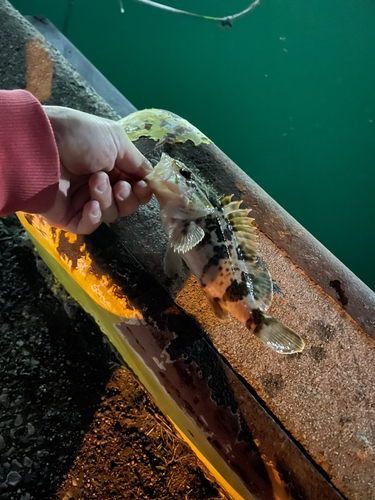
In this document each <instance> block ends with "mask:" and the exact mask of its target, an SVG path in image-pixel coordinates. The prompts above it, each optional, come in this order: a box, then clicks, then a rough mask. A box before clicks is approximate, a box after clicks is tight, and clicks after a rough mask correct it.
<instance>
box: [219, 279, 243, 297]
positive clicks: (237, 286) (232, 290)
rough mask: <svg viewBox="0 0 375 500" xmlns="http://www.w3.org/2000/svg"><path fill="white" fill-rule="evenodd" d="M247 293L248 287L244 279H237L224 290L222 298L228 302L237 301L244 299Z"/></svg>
mask: <svg viewBox="0 0 375 500" xmlns="http://www.w3.org/2000/svg"><path fill="white" fill-rule="evenodd" d="M248 293H249V288H248V286H247V283H246V282H245V281H241V283H239V282H238V281H237V280H234V281H232V283H231V284H230V285H229V286H228V287H227V289H226V290H225V293H224V296H223V299H224V300H226V301H228V302H238V301H239V300H242V299H244V298H245V297H246V296H247V294H248Z"/></svg>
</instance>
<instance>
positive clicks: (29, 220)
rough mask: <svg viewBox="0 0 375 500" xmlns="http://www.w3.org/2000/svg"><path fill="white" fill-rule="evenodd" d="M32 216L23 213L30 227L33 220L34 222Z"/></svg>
mask: <svg viewBox="0 0 375 500" xmlns="http://www.w3.org/2000/svg"><path fill="white" fill-rule="evenodd" d="M34 217H35V216H34V215H33V214H26V213H25V219H26V220H27V222H28V223H29V224H30V226H32V225H33V220H34Z"/></svg>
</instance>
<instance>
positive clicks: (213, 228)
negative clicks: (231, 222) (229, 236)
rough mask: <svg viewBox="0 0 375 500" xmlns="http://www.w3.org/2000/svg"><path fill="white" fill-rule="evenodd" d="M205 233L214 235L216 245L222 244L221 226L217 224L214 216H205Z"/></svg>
mask: <svg viewBox="0 0 375 500" xmlns="http://www.w3.org/2000/svg"><path fill="white" fill-rule="evenodd" d="M205 222H206V231H209V232H210V233H212V234H215V235H216V240H217V243H222V242H224V240H225V238H224V234H223V232H222V230H221V226H220V224H219V222H218V219H217V217H216V216H215V215H208V216H206V221H205Z"/></svg>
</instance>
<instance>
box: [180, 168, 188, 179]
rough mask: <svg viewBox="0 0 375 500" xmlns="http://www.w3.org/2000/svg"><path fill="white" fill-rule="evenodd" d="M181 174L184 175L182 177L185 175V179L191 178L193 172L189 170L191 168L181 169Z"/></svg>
mask: <svg viewBox="0 0 375 500" xmlns="http://www.w3.org/2000/svg"><path fill="white" fill-rule="evenodd" d="M180 174H181V175H182V177H185V179H187V180H189V179H190V177H191V173H190V172H189V170H181V171H180Z"/></svg>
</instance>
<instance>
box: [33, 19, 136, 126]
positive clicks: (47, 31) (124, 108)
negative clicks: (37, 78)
mask: <svg viewBox="0 0 375 500" xmlns="http://www.w3.org/2000/svg"><path fill="white" fill-rule="evenodd" d="M26 19H27V20H28V21H29V22H30V23H31V24H32V25H33V26H34V27H35V28H36V29H37V30H38V31H39V32H40V33H41V34H42V35H43V36H44V38H45V39H46V40H47V41H48V42H49V43H50V44H51V45H52V47H54V48H55V49H56V50H57V51H58V52H60V53H61V54H62V55H63V56H64V58H65V59H66V60H67V61H69V63H70V64H71V65H72V67H73V68H74V69H75V70H76V71H77V72H78V73H79V74H80V75H81V76H82V77H83V78H84V79H85V80H86V82H88V83H89V84H90V85H91V86H92V87H93V89H95V91H96V92H97V93H98V94H99V95H100V96H102V97H103V99H105V100H106V102H108V104H109V105H110V106H111V108H113V109H114V110H115V111H116V113H118V114H119V116H121V117H123V116H127V115H129V114H130V113H133V112H134V111H136V108H135V107H134V106H133V105H132V104H131V103H130V102H129V101H128V99H126V97H124V96H123V95H122V94H121V92H119V91H118V90H117V89H116V87H114V86H113V85H112V83H111V82H109V81H108V80H107V78H105V76H104V75H103V74H102V73H100V71H99V70H98V69H97V68H95V66H94V65H93V64H92V63H91V62H90V61H89V60H88V59H87V58H86V57H85V56H84V55H83V54H82V52H80V51H79V50H78V49H77V47H75V46H74V45H73V44H72V43H71V42H70V41H69V40H68V39H67V38H66V37H65V36H64V35H63V34H62V33H61V32H60V31H59V30H58V29H57V28H56V27H55V26H54V25H53V24H52V23H51V22H50V21H49V20H48V19H46V18H44V17H37V16H26Z"/></svg>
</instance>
